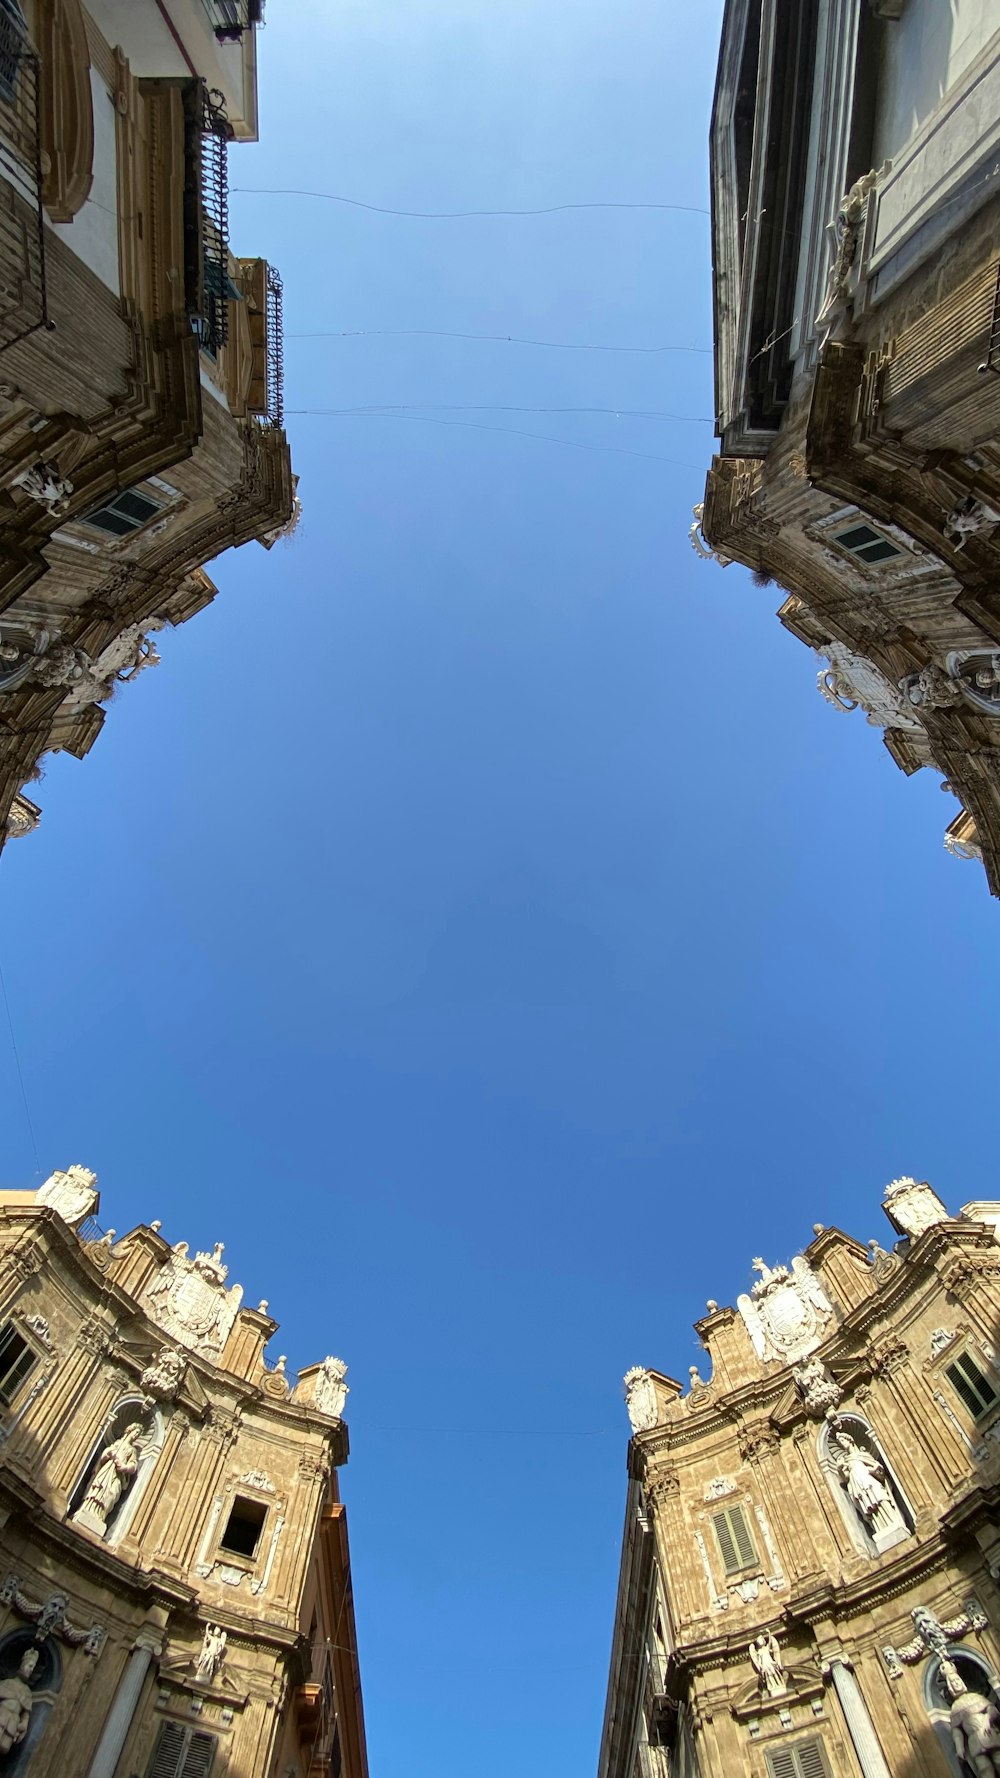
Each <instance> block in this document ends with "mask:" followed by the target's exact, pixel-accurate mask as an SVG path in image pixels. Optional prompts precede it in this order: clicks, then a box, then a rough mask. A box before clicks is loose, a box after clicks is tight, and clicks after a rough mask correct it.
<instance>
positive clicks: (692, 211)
mask: <svg viewBox="0 0 1000 1778" xmlns="http://www.w3.org/2000/svg"><path fill="white" fill-rule="evenodd" d="M230 189H231V190H232V191H234V192H237V191H238V192H241V193H242V192H246V193H250V194H252V195H253V196H254V197H274V198H323V199H325V200H326V202H327V203H330V204H349V205H350V206H351V208H352V209H354V210H372V211H374V212H375V214H376V215H378V216H410V217H414V218H416V219H417V220H418V221H421V222H444V221H448V222H451V221H456V220H457V219H459V218H461V217H465V216H555V215H556V213H557V212H558V211H560V210H678V211H685V212H686V213H687V214H688V215H691V216H708V215H710V214H711V212H710V211H708V210H706V209H705V207H704V206H703V205H702V204H631V203H628V204H626V203H618V204H616V203H611V202H608V203H594V204H542V205H540V206H539V207H538V208H537V209H531V210H396V209H392V208H390V206H389V205H387V204H366V203H364V202H363V200H362V199H361V198H348V197H344V196H342V195H341V193H340V192H336V191H304V190H302V189H301V188H299V187H298V186H294V185H233V186H231V187H230Z"/></svg>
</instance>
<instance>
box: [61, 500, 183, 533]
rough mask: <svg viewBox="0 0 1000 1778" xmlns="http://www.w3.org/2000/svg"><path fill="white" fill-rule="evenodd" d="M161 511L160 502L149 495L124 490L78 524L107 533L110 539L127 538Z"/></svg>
mask: <svg viewBox="0 0 1000 1778" xmlns="http://www.w3.org/2000/svg"><path fill="white" fill-rule="evenodd" d="M162 511H163V508H162V506H161V505H160V502H159V501H158V500H153V499H152V498H151V496H150V495H149V494H140V492H139V490H138V489H137V488H125V489H124V490H123V492H122V493H120V494H113V495H112V496H111V498H110V500H106V501H105V502H104V504H103V506H96V507H95V508H94V510H93V512H87V513H84V515H83V517H82V518H81V519H79V520H78V523H79V524H81V525H92V526H93V528H94V530H95V531H108V532H110V534H111V536H112V537H128V536H129V535H130V533H131V532H132V531H138V530H140V529H141V527H142V526H143V525H146V524H148V523H149V521H150V519H152V518H155V516H156V514H157V513H158V512H162Z"/></svg>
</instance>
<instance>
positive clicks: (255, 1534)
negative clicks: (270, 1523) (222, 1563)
mask: <svg viewBox="0 0 1000 1778" xmlns="http://www.w3.org/2000/svg"><path fill="white" fill-rule="evenodd" d="M266 1518H267V1507H266V1506H262V1505H261V1503H260V1501H259V1500H244V1499H243V1498H242V1497H241V1496H240V1495H237V1497H236V1499H235V1500H234V1501H233V1504H232V1508H231V1510H230V1514H229V1518H228V1520H227V1522H226V1529H225V1531H224V1532H223V1533H222V1536H221V1537H220V1539H219V1548H220V1549H222V1550H230V1551H231V1552H232V1554H233V1555H234V1556H255V1555H256V1554H257V1545H258V1544H259V1543H260V1534H261V1532H262V1531H263V1529H264V1520H265V1519H266Z"/></svg>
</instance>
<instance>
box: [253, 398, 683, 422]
mask: <svg viewBox="0 0 1000 1778" xmlns="http://www.w3.org/2000/svg"><path fill="white" fill-rule="evenodd" d="M287 411H288V412H289V413H294V412H295V409H294V408H290V409H288V410H287ZM312 412H313V413H326V414H340V415H342V416H344V417H345V418H346V417H349V416H352V415H358V414H361V415H364V414H368V415H370V416H372V417H375V416H376V415H386V414H406V413H421V414H423V413H444V414H610V415H613V416H614V418H615V419H616V420H682V421H685V422H689V423H690V424H691V425H695V426H712V425H714V423H715V422H714V418H713V417H712V416H711V415H709V414H671V413H668V412H667V411H666V410H665V409H664V408H643V407H519V406H517V405H515V404H513V403H507V402H496V401H370V402H365V403H364V404H363V405H361V406H358V407H328V408H313V409H312Z"/></svg>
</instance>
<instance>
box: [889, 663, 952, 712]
mask: <svg viewBox="0 0 1000 1778" xmlns="http://www.w3.org/2000/svg"><path fill="white" fill-rule="evenodd" d="M899 690H900V694H901V696H902V697H903V698H904V699H905V700H906V702H907V703H908V704H911V705H912V706H913V708H914V710H951V709H954V707H955V705H956V704H957V703H959V702H960V701H961V697H962V693H961V690H960V688H959V686H957V685H956V683H955V681H954V679H952V678H951V676H950V674H948V673H946V672H945V670H944V668H943V667H939V666H938V665H937V663H936V662H935V661H928V663H927V665H926V666H925V667H921V668H920V670H919V672H917V673H906V674H904V676H903V678H902V679H901V680H900V681H899Z"/></svg>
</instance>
